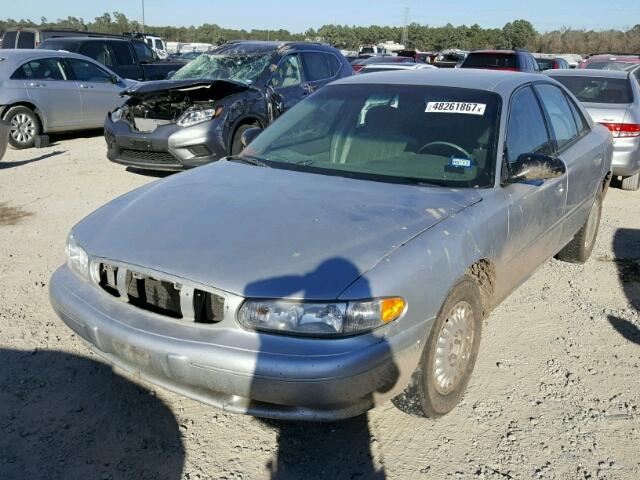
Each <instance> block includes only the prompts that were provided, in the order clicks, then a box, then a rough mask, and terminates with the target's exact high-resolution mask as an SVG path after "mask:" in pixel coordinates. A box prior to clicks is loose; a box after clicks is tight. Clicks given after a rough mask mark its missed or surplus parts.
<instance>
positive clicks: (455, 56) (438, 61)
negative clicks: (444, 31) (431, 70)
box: [432, 49, 469, 68]
mask: <svg viewBox="0 0 640 480" xmlns="http://www.w3.org/2000/svg"><path fill="white" fill-rule="evenodd" d="M468 53H469V52H466V51H464V50H458V49H453V50H445V51H442V52H438V54H437V55H436V57H435V59H434V60H433V62H432V63H433V65H435V66H436V67H438V68H456V67H458V66H459V65H460V64H461V63H462V62H463V61H464V59H465V58H466V57H467V54H468Z"/></svg>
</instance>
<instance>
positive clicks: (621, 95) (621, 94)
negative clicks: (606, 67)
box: [553, 75, 633, 103]
mask: <svg viewBox="0 0 640 480" xmlns="http://www.w3.org/2000/svg"><path fill="white" fill-rule="evenodd" d="M553 78H554V79H555V80H557V81H559V82H560V83H561V84H562V85H564V86H565V87H567V90H569V91H570V92H571V93H573V95H574V96H575V97H576V98H577V99H578V100H580V101H581V102H586V103H632V102H633V93H632V92H631V85H629V80H627V79H626V78H604V77H578V76H576V77H568V76H567V77H565V76H560V75H558V76H557V77H556V76H554V77H553Z"/></svg>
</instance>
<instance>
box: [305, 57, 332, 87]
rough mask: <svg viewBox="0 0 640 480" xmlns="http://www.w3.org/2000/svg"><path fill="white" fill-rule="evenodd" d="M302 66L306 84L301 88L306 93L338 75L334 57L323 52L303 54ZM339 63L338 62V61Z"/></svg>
mask: <svg viewBox="0 0 640 480" xmlns="http://www.w3.org/2000/svg"><path fill="white" fill-rule="evenodd" d="M301 56H302V64H303V66H304V76H305V80H306V82H305V83H304V85H303V87H304V88H305V89H306V90H307V92H308V93H311V92H314V91H316V90H317V89H318V88H320V87H323V86H325V85H326V84H327V83H329V82H331V81H332V80H333V79H334V78H335V76H336V75H337V73H338V69H337V66H336V64H335V62H336V61H337V59H336V58H335V56H334V55H331V54H329V53H324V52H303V53H302V54H301ZM338 63H339V61H338Z"/></svg>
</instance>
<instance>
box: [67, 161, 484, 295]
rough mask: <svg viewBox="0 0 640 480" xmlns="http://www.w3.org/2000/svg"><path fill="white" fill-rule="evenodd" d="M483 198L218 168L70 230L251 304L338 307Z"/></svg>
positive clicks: (131, 198)
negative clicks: (406, 248)
mask: <svg viewBox="0 0 640 480" xmlns="http://www.w3.org/2000/svg"><path fill="white" fill-rule="evenodd" d="M480 200H481V197H480V195H479V194H478V193H477V192H476V191H473V190H470V189H466V190H460V191H456V190H452V189H448V188H438V187H421V186H410V185H399V184H388V183H381V182H372V181H365V180H356V179H349V178H344V177H337V176H326V175H318V174H311V173H304V172H295V171H288V170H280V169H270V168H260V167H254V166H249V165H243V164H236V163H231V162H227V161H219V162H216V163H214V164H210V165H207V166H204V167H200V168H198V169H195V170H192V171H189V172H185V173H181V174H178V175H173V176H171V177H169V178H167V179H165V180H161V181H158V182H155V183H152V184H150V185H147V186H145V187H142V188H140V189H138V190H136V191H133V192H130V193H128V194H126V195H123V196H122V197H119V198H118V199H116V200H114V201H112V202H111V203H108V204H107V205H105V206H104V207H102V208H100V209H99V210H97V211H96V212H94V213H93V214H91V215H90V216H89V217H87V218H85V219H84V220H83V221H82V222H80V223H79V224H78V225H77V226H76V227H75V229H74V232H73V234H74V236H75V238H76V239H77V241H78V242H79V243H80V244H81V245H82V246H83V247H84V248H85V249H86V250H87V251H88V252H89V254H90V255H95V256H99V257H104V258H108V259H111V260H116V261H122V262H126V263H129V264H133V265H139V266H143V267H147V268H151V269H154V270H158V271H161V272H166V273H171V274H173V275H177V276H179V277H182V278H185V279H189V280H192V281H196V282H200V283H203V284H206V285H211V286H215V287H217V288H220V289H223V290H226V291H229V292H233V293H236V294H239V295H244V296H252V297H265V298H268V297H272V298H274V297H291V298H308V299H333V298H337V297H338V296H339V295H340V293H341V292H342V291H343V290H344V289H345V288H346V287H347V286H348V285H350V284H351V283H352V282H353V281H354V280H356V279H357V278H358V277H359V276H360V275H362V273H364V272H366V271H367V270H369V269H370V268H371V267H373V266H375V265H376V264H377V263H378V262H379V261H380V260H381V259H383V258H384V256H385V255H387V254H389V253H390V252H391V251H392V250H394V249H395V248H398V247H400V246H401V245H402V244H403V243H406V242H407V241H409V240H410V239H411V238H413V237H415V236H416V235H418V234H420V233H421V232H423V231H425V230H426V229H428V228H430V227H432V226H433V225H435V224H437V223H439V222H441V221H443V220H444V219H446V218H447V217H449V216H450V215H453V214H454V213H456V212H458V211H460V210H463V209H464V208H466V207H467V206H469V205H472V204H474V203H476V202H479V201H480Z"/></svg>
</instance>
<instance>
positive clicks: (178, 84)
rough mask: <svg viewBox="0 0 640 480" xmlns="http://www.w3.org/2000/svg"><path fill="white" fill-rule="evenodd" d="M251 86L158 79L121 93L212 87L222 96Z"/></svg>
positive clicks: (210, 81) (143, 93)
mask: <svg viewBox="0 0 640 480" xmlns="http://www.w3.org/2000/svg"><path fill="white" fill-rule="evenodd" d="M249 88H251V87H250V86H249V85H245V84H244V83H240V82H234V81H232V80H207V79H191V80H188V79H187V80H156V81H153V82H139V83H138V84H136V85H133V86H132V87H130V88H127V89H126V90H124V91H122V92H121V93H120V95H122V96H124V95H127V96H129V97H144V96H147V95H153V94H156V93H164V92H168V91H171V90H175V91H179V92H186V91H189V90H201V89H211V90H212V91H216V90H220V92H221V95H219V97H222V96H226V95H231V94H233V93H238V92H242V91H243V90H247V89H249Z"/></svg>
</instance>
